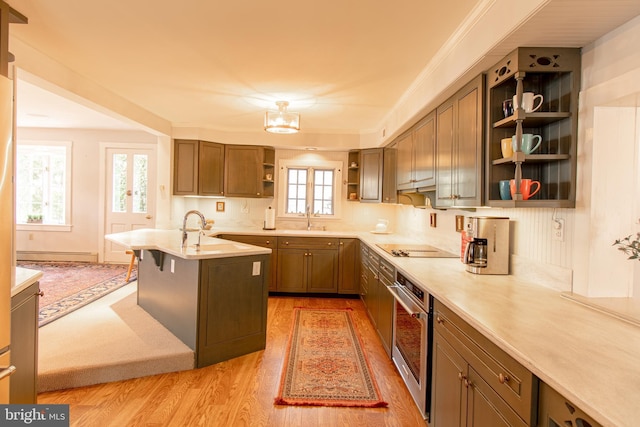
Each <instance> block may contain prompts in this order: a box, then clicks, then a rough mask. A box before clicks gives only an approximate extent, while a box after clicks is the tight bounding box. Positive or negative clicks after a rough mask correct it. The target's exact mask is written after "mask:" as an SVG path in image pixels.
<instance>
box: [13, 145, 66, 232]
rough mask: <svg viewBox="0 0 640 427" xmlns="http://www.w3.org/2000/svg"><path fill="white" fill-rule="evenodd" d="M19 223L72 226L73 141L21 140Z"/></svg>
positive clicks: (17, 213)
mask: <svg viewBox="0 0 640 427" xmlns="http://www.w3.org/2000/svg"><path fill="white" fill-rule="evenodd" d="M16 150H17V152H16V223H18V224H49V225H65V224H70V198H71V196H70V190H71V184H70V182H71V142H59V141H51V142H49V141H46V142H43V141H40V142H33V141H28V142H27V141H18V144H17V148H16Z"/></svg>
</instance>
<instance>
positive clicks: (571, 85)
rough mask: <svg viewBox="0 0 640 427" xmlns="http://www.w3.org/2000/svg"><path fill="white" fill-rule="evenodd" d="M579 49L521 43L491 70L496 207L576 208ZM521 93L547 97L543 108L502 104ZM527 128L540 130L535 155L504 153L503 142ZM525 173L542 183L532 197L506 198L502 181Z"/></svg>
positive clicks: (489, 189) (490, 158)
mask: <svg viewBox="0 0 640 427" xmlns="http://www.w3.org/2000/svg"><path fill="white" fill-rule="evenodd" d="M580 76H581V53H580V49H579V48H553V47H544V48H542V47H521V48H517V49H515V50H514V51H512V52H511V53H509V54H508V55H507V56H506V57H505V58H503V59H502V60H501V61H500V62H498V63H497V64H496V65H494V66H493V67H492V68H491V69H490V70H489V73H488V75H487V126H486V127H487V132H486V152H487V156H486V184H485V193H486V195H487V200H486V204H487V205H489V206H496V207H537V208H550V207H553V208H573V207H575V197H576V164H577V142H578V94H579V91H580ZM518 87H519V88H520V92H521V93H522V92H533V93H534V94H540V95H542V96H543V102H542V105H541V107H540V109H538V110H536V111H535V112H530V113H527V112H525V111H524V110H522V109H520V110H516V111H514V112H513V113H512V114H511V115H508V116H506V117H505V114H504V111H503V106H502V103H503V101H505V100H509V99H512V97H513V96H514V95H516V93H517V91H518ZM518 129H519V130H520V132H521V133H523V134H526V133H529V134H534V135H540V136H541V137H542V143H541V144H540V146H539V148H538V149H536V150H535V151H534V152H532V153H531V154H525V153H523V152H519V153H514V154H513V156H511V157H508V158H503V156H502V150H501V146H500V141H501V140H502V139H503V138H511V137H512V136H513V135H515V134H516V133H517V131H518ZM518 169H519V170H520V174H521V176H522V178H528V179H533V180H536V181H539V182H540V191H539V192H538V194H536V195H534V196H533V197H531V198H530V199H529V200H502V199H501V198H500V191H499V182H500V181H501V180H508V179H515V176H516V175H517V174H518Z"/></svg>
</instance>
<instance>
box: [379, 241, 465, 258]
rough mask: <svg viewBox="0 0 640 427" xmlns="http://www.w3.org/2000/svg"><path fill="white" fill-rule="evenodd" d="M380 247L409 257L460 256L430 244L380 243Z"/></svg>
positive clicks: (394, 254) (400, 255)
mask: <svg viewBox="0 0 640 427" xmlns="http://www.w3.org/2000/svg"><path fill="white" fill-rule="evenodd" d="M377 246H378V247H379V248H380V249H382V250H384V251H385V252H387V253H389V254H391V255H393V256H397V257H408V258H459V255H456V254H453V253H451V252H447V251H443V250H442V249H438V248H436V247H433V246H429V245H405V244H378V245H377Z"/></svg>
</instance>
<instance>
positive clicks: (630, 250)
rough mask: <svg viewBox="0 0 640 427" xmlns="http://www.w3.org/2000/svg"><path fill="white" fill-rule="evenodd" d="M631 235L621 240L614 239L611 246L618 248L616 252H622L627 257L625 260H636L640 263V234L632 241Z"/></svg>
mask: <svg viewBox="0 0 640 427" xmlns="http://www.w3.org/2000/svg"><path fill="white" fill-rule="evenodd" d="M632 237H633V234H630V235H628V236H627V237H625V238H623V239H616V241H615V242H613V245H612V246H618V250H619V251H622V252H624V253H625V254H626V255H628V256H629V257H628V258H627V259H637V260H639V261H640V233H637V234H636V236H635V238H634V239H633V240H632Z"/></svg>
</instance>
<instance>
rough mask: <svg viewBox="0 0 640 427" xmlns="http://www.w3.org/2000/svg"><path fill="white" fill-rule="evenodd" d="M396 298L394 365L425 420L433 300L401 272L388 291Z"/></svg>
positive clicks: (428, 409) (427, 403)
mask: <svg viewBox="0 0 640 427" xmlns="http://www.w3.org/2000/svg"><path fill="white" fill-rule="evenodd" d="M388 289H389V291H390V292H391V293H392V294H393V296H394V298H395V310H394V320H393V328H394V331H393V332H394V333H393V336H394V339H393V349H392V359H393V363H394V364H395V365H396V367H397V368H398V371H399V372H400V375H401V376H402V379H403V380H404V382H405V384H406V385H407V388H408V389H409V392H410V393H411V395H412V396H413V399H414V400H415V402H416V404H417V405H418V408H419V409H420V412H421V413H422V415H423V416H424V418H425V419H426V420H427V421H428V420H429V412H430V408H431V360H432V355H431V352H432V350H431V343H432V341H433V336H432V334H433V297H432V296H431V295H429V294H428V293H427V292H424V291H423V290H422V289H420V288H419V287H418V286H416V285H415V284H413V283H411V281H410V280H409V279H407V278H406V277H405V276H403V275H402V274H401V273H400V272H397V273H396V281H395V283H394V285H393V286H392V287H389V288H388Z"/></svg>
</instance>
